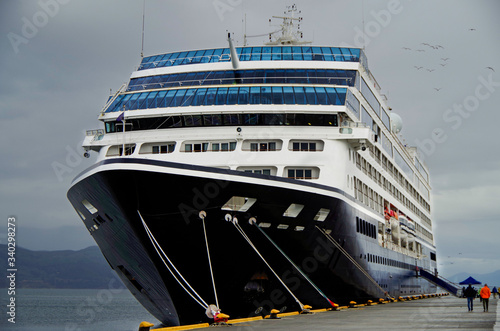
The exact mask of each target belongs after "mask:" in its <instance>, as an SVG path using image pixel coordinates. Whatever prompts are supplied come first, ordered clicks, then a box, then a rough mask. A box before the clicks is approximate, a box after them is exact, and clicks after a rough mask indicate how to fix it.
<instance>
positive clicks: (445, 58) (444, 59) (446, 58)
mask: <svg viewBox="0 0 500 331" xmlns="http://www.w3.org/2000/svg"><path fill="white" fill-rule="evenodd" d="M449 59H450V58H449V57H442V58H441V60H443V61H448V60H449Z"/></svg>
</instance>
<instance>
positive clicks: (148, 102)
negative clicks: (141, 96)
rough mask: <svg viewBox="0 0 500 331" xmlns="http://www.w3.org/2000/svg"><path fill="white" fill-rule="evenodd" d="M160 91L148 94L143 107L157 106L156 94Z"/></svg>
mask: <svg viewBox="0 0 500 331" xmlns="http://www.w3.org/2000/svg"><path fill="white" fill-rule="evenodd" d="M157 95H158V92H151V93H149V95H148V98H147V100H146V101H145V102H144V107H141V108H156V96H157Z"/></svg>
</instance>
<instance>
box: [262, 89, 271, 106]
mask: <svg viewBox="0 0 500 331" xmlns="http://www.w3.org/2000/svg"><path fill="white" fill-rule="evenodd" d="M260 103H261V104H270V103H272V94H271V88H270V87H264V86H263V87H261V88H260Z"/></svg>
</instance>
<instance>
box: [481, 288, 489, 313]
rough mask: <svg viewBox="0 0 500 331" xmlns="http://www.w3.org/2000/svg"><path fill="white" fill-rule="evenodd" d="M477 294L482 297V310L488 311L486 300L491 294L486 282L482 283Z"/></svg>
mask: <svg viewBox="0 0 500 331" xmlns="http://www.w3.org/2000/svg"><path fill="white" fill-rule="evenodd" d="M479 295H480V296H481V298H482V299H483V311H484V312H487V311H488V301H489V300H490V296H491V292H490V288H489V287H488V284H484V286H483V288H482V289H481V292H480V293H479Z"/></svg>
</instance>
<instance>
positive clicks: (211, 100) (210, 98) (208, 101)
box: [204, 88, 217, 106]
mask: <svg viewBox="0 0 500 331" xmlns="http://www.w3.org/2000/svg"><path fill="white" fill-rule="evenodd" d="M216 95H217V89H216V88H209V89H208V90H207V95H206V97H205V102H204V105H208V106H211V105H215V96H216Z"/></svg>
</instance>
